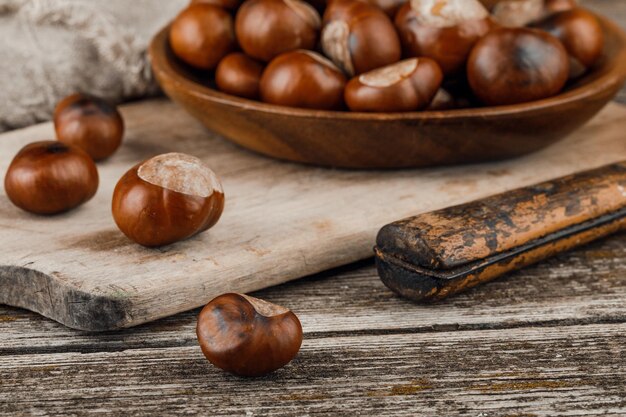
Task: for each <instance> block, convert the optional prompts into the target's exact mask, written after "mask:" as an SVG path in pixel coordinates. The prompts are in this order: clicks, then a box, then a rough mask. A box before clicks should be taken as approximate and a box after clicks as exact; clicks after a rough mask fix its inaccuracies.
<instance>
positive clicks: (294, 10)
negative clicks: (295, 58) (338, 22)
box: [235, 0, 321, 62]
mask: <svg viewBox="0 0 626 417" xmlns="http://www.w3.org/2000/svg"><path fill="white" fill-rule="evenodd" d="M320 26H321V19H320V16H319V14H318V13H317V10H315V9H314V8H313V6H311V5H310V4H308V3H306V2H304V1H302V0H248V1H246V2H244V3H243V5H242V6H241V8H240V9H239V11H238V12H237V16H236V18H235V30H236V32H237V39H238V40H239V45H241V48H242V49H243V51H244V52H245V53H246V54H248V55H250V56H251V57H253V58H256V59H260V60H261V61H265V62H269V61H271V60H272V59H273V58H274V57H276V56H278V55H280V54H282V53H284V52H288V51H293V50H295V49H313V48H314V47H315V44H316V43H317V39H318V36H319V30H320Z"/></svg>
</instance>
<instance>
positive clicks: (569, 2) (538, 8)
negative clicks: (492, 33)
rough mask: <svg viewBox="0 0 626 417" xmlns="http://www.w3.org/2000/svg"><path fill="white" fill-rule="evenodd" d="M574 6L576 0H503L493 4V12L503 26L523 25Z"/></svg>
mask: <svg viewBox="0 0 626 417" xmlns="http://www.w3.org/2000/svg"><path fill="white" fill-rule="evenodd" d="M574 7H576V2H575V1H574V0H503V1H500V2H498V3H496V4H495V5H494V6H493V8H492V10H491V14H492V16H493V19H494V20H495V21H496V22H497V23H498V24H500V25H502V26H506V27H522V26H526V25H528V24H531V23H533V22H537V21H538V20H541V19H543V18H545V17H547V16H549V15H551V14H552V13H556V12H560V11H563V10H570V9H573V8H574Z"/></svg>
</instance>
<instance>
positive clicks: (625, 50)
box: [148, 15, 626, 121]
mask: <svg viewBox="0 0 626 417" xmlns="http://www.w3.org/2000/svg"><path fill="white" fill-rule="evenodd" d="M596 16H597V17H598V19H599V20H600V22H601V24H602V26H603V28H604V31H605V34H606V33H610V34H612V35H613V37H615V38H617V40H618V42H619V48H618V50H617V52H616V54H615V56H614V57H613V59H612V60H611V62H610V63H609V64H608V65H611V68H610V69H609V71H608V73H607V74H605V75H603V76H600V77H598V78H597V79H595V80H593V81H591V82H589V83H586V84H583V85H580V86H576V87H574V88H572V89H570V90H567V91H565V92H563V93H560V94H558V95H556V96H552V97H548V98H545V99H542V100H536V101H531V102H527V103H520V104H512V105H504V106H488V107H475V108H468V109H451V110H436V111H435V110H424V111H413V112H398V113H377V112H372V113H364V112H351V111H332V110H315V109H303V108H297V107H287V106H280V105H275V104H269V103H263V102H261V101H256V100H249V99H245V98H241V97H237V96H233V95H230V94H226V93H223V92H221V91H218V90H216V89H213V88H211V87H208V86H206V85H202V84H200V83H197V82H195V81H193V80H191V79H189V78H188V77H185V76H184V75H182V74H180V72H178V71H177V70H176V69H175V68H174V67H173V66H172V65H171V64H170V62H169V60H168V58H167V50H166V49H167V41H168V36H167V35H168V32H169V27H170V25H169V24H168V25H167V26H165V27H164V28H163V29H161V30H160V31H159V32H158V33H157V34H156V35H155V36H154V37H153V38H152V40H151V42H150V45H149V50H148V54H149V58H150V61H151V64H152V69H153V71H154V72H155V74H157V73H158V74H157V75H158V77H157V78H160V77H161V76H166V77H167V78H168V79H169V80H170V81H171V82H174V83H176V84H178V85H179V86H180V87H181V88H182V89H183V90H185V91H186V92H187V94H190V95H193V96H196V97H198V98H201V99H203V100H210V101H212V102H214V103H218V104H221V105H225V106H231V107H233V108H237V109H240V110H250V111H256V112H262V113H268V114H274V115H281V116H289V117H297V118H298V117H299V118H316V119H333V120H352V121H354V120H379V121H393V120H421V121H426V120H448V119H468V118H470V119H471V118H477V117H478V118H500V117H510V116H511V115H519V114H520V113H529V112H530V113H534V112H541V111H545V110H546V109H547V108H551V107H559V106H562V105H565V104H568V103H572V102H577V101H579V100H584V99H585V98H587V97H591V96H594V95H596V94H597V93H598V92H601V91H604V90H607V89H609V88H611V87H614V86H617V85H621V84H622V83H624V81H625V80H626V33H625V32H624V31H623V30H622V29H621V28H620V27H619V26H618V25H617V24H616V23H614V22H612V21H611V20H609V19H607V18H605V17H603V16H600V15H596Z"/></svg>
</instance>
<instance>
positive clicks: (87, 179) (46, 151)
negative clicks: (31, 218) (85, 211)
mask: <svg viewBox="0 0 626 417" xmlns="http://www.w3.org/2000/svg"><path fill="white" fill-rule="evenodd" d="M98 182H99V179H98V170H97V169H96V165H95V164H94V162H93V160H92V159H91V158H90V157H89V155H87V154H86V153H85V152H84V151H82V150H81V149H79V148H77V147H75V146H69V145H66V144H64V143H61V142H57V141H52V140H49V141H41V142H34V143H31V144H28V145H26V146H24V147H23V148H22V149H21V150H20V151H19V152H18V153H17V155H15V158H13V161H11V164H10V165H9V169H8V170H7V173H6V176H5V177H4V190H5V191H6V193H7V197H9V200H11V202H12V203H13V204H15V205H16V206H18V207H19V208H21V209H23V210H26V211H29V212H31V213H36V214H56V213H61V212H64V211H67V210H70V209H73V208H75V207H78V206H80V205H81V204H83V203H85V202H87V201H89V200H90V199H91V198H92V197H93V196H94V195H95V194H96V191H97V190H98Z"/></svg>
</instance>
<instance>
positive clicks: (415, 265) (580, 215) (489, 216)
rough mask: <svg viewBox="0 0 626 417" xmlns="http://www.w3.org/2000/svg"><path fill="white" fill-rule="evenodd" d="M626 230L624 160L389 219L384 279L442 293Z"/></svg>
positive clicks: (404, 291)
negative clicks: (484, 196) (464, 201)
mask: <svg viewBox="0 0 626 417" xmlns="http://www.w3.org/2000/svg"><path fill="white" fill-rule="evenodd" d="M625 229H626V161H624V162H620V163H616V164H612V165H607V166H604V167H601V168H599V169H594V170H591V171H585V172H581V173H577V174H574V175H570V176H567V177H563V178H559V179H556V180H552V181H548V182H545V183H541V184H537V185H534V186H530V187H525V188H520V189H517V190H513V191H509V192H506V193H502V194H498V195H494V196H491V197H488V198H485V199H482V200H477V201H473V202H470V203H467V204H463V205H460V206H455V207H449V208H446V209H443V210H438V211H434V212H430V213H425V214H420V215H418V216H415V217H411V218H408V219H404V220H401V221H398V222H394V223H391V224H389V225H387V226H385V227H383V228H382V229H381V230H380V232H379V233H378V237H377V239H376V247H375V248H374V251H375V256H376V263H377V267H378V271H379V274H380V277H381V279H382V280H383V282H384V283H385V285H387V286H388V287H389V288H391V289H392V290H394V291H395V292H397V293H399V294H400V295H402V296H405V297H408V298H411V299H413V300H423V299H438V298H443V297H446V296H448V295H450V294H453V293H456V292H459V291H462V290H464V289H466V288H469V287H472V286H474V285H477V284H479V283H482V282H486V281H489V280H492V279H494V278H496V277H499V276H501V275H503V274H505V273H507V272H509V271H512V270H515V269H519V268H521V267H523V266H526V265H529V264H531V263H534V262H537V261H539V260H541V259H545V258H547V257H550V256H553V255H556V254H558V253H560V252H563V251H566V250H569V249H572V248H574V247H576V246H580V245H583V244H585V243H588V242H590V241H592V240H595V239H598V238H600V237H604V236H607V235H609V234H611V233H615V232H617V231H619V230H625Z"/></svg>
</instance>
